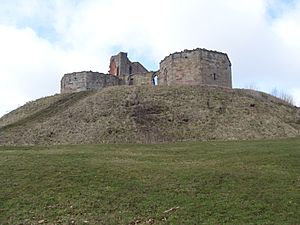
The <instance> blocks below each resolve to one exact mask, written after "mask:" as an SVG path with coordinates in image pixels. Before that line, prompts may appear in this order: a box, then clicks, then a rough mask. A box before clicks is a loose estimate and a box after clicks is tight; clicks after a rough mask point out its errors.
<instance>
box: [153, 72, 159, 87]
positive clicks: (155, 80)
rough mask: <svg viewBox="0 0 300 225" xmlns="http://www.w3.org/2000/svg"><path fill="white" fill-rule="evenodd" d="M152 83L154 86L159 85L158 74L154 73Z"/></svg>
mask: <svg viewBox="0 0 300 225" xmlns="http://www.w3.org/2000/svg"><path fill="white" fill-rule="evenodd" d="M152 84H153V85H154V86H157V85H158V76H157V75H156V74H154V76H153V78H152Z"/></svg>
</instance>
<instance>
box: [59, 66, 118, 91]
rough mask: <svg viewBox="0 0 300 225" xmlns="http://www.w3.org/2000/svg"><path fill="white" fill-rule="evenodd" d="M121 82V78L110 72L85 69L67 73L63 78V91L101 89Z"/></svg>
mask: <svg viewBox="0 0 300 225" xmlns="http://www.w3.org/2000/svg"><path fill="white" fill-rule="evenodd" d="M119 84H120V79H119V78H118V77H116V76H113V75H110V74H103V73H98V72H92V71H83V72H75V73H69V74H65V75H64V76H63V78H62V80H61V93H70V92H79V91H87V90H99V89H102V88H104V87H108V86H115V85H119Z"/></svg>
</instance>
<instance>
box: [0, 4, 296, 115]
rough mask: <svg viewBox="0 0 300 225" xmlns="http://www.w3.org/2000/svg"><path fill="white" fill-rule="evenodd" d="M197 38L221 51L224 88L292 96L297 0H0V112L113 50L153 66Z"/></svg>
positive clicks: (96, 64) (104, 59) (103, 67)
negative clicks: (226, 68)
mask: <svg viewBox="0 0 300 225" xmlns="http://www.w3.org/2000/svg"><path fill="white" fill-rule="evenodd" d="M197 47H200V48H207V49H211V50H218V51H222V52H226V53H227V54H228V55H229V58H230V60H231V62H232V72H233V85H234V87H250V86H251V87H256V88H257V89H260V90H262V91H265V92H271V91H272V89H274V88H277V89H278V90H283V91H285V92H287V93H289V94H291V95H293V97H294V100H295V103H296V104H297V105H300V0H151V1H150V0H126V1H124V0H47V1H45V0H0V116H1V115H3V114H4V113H7V112H9V111H10V110H13V109H15V108H16V107H18V106H21V105H23V104H24V103H26V102H27V101H31V100H34V99H37V98H40V97H43V96H48V95H53V94H55V93H59V85H60V79H61V78H62V76H63V74H64V73H68V72H74V71H83V70H93V71H99V72H107V71H108V65H109V58H110V56H111V55H113V54H116V53H118V52H119V51H125V52H128V53H129V58H130V59H131V60H133V61H140V62H141V63H142V64H144V65H145V66H146V67H147V69H149V70H157V69H158V65H159V61H160V60H162V59H163V58H164V57H165V56H167V55H169V54H170V53H173V52H176V51H181V50H184V49H193V48H197Z"/></svg>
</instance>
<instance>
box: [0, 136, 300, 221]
mask: <svg viewBox="0 0 300 225" xmlns="http://www.w3.org/2000/svg"><path fill="white" fill-rule="evenodd" d="M0 224H1V225H4V224H108V225H110V224H188V225H189V224H300V139H289V140H277V141H242V142H202V143H201V142H193V143H189V142H188V143H177V144H159V145H158V144H157V145H75V146H49V147H0Z"/></svg>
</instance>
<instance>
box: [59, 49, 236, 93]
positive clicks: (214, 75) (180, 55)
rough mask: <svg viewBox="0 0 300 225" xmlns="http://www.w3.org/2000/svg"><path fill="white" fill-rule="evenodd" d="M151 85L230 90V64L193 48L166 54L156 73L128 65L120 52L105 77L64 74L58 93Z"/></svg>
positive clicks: (223, 57)
mask: <svg viewBox="0 0 300 225" xmlns="http://www.w3.org/2000/svg"><path fill="white" fill-rule="evenodd" d="M154 78H157V79H154ZM154 80H157V83H155V82H154ZM154 84H155V85H167V86H170V85H214V86H221V87H227V88H232V76H231V63H230V60H229V58H228V56H227V54H225V53H221V52H216V51H210V50H206V49H200V48H197V49H194V50H184V51H182V52H176V53H173V54H170V55H169V56H167V57H165V58H164V59H163V60H162V61H161V62H160V68H159V70H158V71H156V72H152V71H150V72H149V71H148V70H147V69H146V68H145V67H144V66H143V65H142V64H141V63H139V62H131V61H130V60H129V59H128V57H127V53H124V52H120V53H119V54H117V55H115V56H112V57H111V59H110V65H109V71H108V74H104V73H98V72H92V71H83V72H75V73H69V74H65V75H64V76H63V78H62V80H61V93H70V92H78V91H87V90H100V89H102V88H104V87H108V86H116V85H154Z"/></svg>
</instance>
